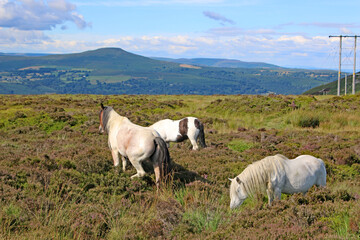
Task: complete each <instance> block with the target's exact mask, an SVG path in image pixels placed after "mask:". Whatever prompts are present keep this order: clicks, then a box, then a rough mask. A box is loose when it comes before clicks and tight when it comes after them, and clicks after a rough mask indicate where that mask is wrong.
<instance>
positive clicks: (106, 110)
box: [102, 107, 113, 131]
mask: <svg viewBox="0 0 360 240" xmlns="http://www.w3.org/2000/svg"><path fill="white" fill-rule="evenodd" d="M112 110H113V108H112V107H104V109H103V110H102V111H103V117H102V123H103V127H104V130H105V131H108V129H107V124H108V122H109V118H110V112H111V111H112Z"/></svg>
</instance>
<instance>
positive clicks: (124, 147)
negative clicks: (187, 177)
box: [99, 104, 170, 187]
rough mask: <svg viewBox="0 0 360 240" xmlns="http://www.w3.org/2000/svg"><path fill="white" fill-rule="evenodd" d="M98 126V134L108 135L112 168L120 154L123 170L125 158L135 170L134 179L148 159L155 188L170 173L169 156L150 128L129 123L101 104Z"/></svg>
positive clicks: (141, 174) (141, 173)
mask: <svg viewBox="0 0 360 240" xmlns="http://www.w3.org/2000/svg"><path fill="white" fill-rule="evenodd" d="M101 108H102V109H101V111H100V114H99V117H100V126H99V131H100V132H101V133H103V132H106V133H108V134H109V139H108V144H109V148H110V149H111V154H112V158H113V160H114V166H118V165H119V153H120V155H121V156H122V162H123V170H124V171H125V169H126V163H127V161H126V160H127V159H128V160H129V161H130V162H131V164H132V165H133V166H134V167H135V168H136V171H137V173H136V174H135V175H133V176H132V177H131V178H134V177H142V176H144V175H145V171H144V169H143V167H142V165H141V162H142V161H144V160H146V159H150V160H151V162H152V163H153V167H154V172H155V176H156V185H157V187H159V184H160V180H161V179H162V178H163V177H164V176H165V175H166V174H167V173H168V172H169V167H170V155H169V151H168V149H167V146H166V143H165V141H164V140H163V139H162V138H161V137H160V135H159V134H158V133H157V132H156V131H155V130H153V129H151V128H147V127H141V126H139V125H136V124H134V123H132V122H131V121H130V120H129V119H128V118H126V117H122V116H120V115H119V114H118V113H116V112H115V111H114V109H113V108H112V107H104V105H103V104H101Z"/></svg>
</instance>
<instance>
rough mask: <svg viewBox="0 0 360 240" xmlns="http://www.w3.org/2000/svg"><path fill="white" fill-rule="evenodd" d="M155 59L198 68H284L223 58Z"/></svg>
mask: <svg viewBox="0 0 360 240" xmlns="http://www.w3.org/2000/svg"><path fill="white" fill-rule="evenodd" d="M153 59H156V60H161V61H167V62H175V63H183V64H191V65H196V66H208V67H225V68H271V69H281V68H282V67H279V66H276V65H273V64H269V63H263V62H244V61H240V60H235V59H221V58H178V59H173V58H157V57H154V58H153Z"/></svg>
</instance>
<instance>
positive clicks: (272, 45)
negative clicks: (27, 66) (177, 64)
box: [0, 0, 360, 69]
mask: <svg viewBox="0 0 360 240" xmlns="http://www.w3.org/2000/svg"><path fill="white" fill-rule="evenodd" d="M359 10H360V1H358V0H342V1H339V0H301V1H291V0H118V1H116V0H102V1H95V0H0V52H4V53H74V52H83V51H87V50H94V49H98V48H102V47H118V48H122V49H124V50H125V51H128V52H131V53H135V54H139V55H143V56H147V57H169V58H228V59H237V60H241V61H247V62H266V63H271V64H276V65H279V66H283V67H306V68H327V69H337V68H338V63H339V59H338V58H339V38H336V37H335V38H329V35H334V36H338V35H349V36H353V35H356V34H360V14H359ZM358 45H360V44H358ZM353 46H354V38H344V39H343V50H342V51H343V53H342V56H343V57H342V64H343V68H348V69H352V64H353ZM357 52H358V51H357ZM359 57H360V56H359ZM358 68H359V67H358V64H357V69H358Z"/></svg>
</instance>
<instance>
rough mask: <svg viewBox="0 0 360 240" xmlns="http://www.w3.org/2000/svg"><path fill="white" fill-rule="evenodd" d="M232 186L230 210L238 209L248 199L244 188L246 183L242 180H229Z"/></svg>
mask: <svg viewBox="0 0 360 240" xmlns="http://www.w3.org/2000/svg"><path fill="white" fill-rule="evenodd" d="M229 180H230V181H231V184H230V208H236V207H237V206H240V205H241V204H242V203H243V202H244V201H245V199H246V198H247V197H248V196H247V194H246V191H245V188H244V183H243V182H242V181H241V180H240V178H238V177H236V178H234V179H231V178H229Z"/></svg>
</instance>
